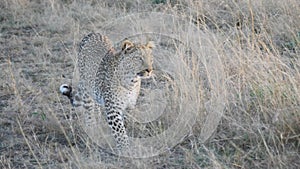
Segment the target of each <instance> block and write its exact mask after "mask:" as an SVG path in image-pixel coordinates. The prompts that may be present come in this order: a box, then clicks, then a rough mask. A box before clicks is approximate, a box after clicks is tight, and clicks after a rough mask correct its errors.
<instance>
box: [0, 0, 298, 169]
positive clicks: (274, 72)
mask: <svg viewBox="0 0 300 169" xmlns="http://www.w3.org/2000/svg"><path fill="white" fill-rule="evenodd" d="M0 8H1V10H0V22H1V24H0V28H1V31H0V43H1V45H0V49H1V50H0V51H1V53H0V65H1V73H0V77H1V79H2V80H1V83H0V84H1V86H0V91H1V93H0V98H1V99H0V105H1V106H0V110H1V113H0V117H1V118H0V133H1V137H0V165H1V168H51V167H52V168H299V167H300V163H299V160H298V159H299V158H300V155H299V152H300V151H299V150H300V144H299V141H300V135H299V134H300V128H299V126H300V113H299V108H300V107H299V101H300V97H299V96H300V93H299V92H300V91H299V84H300V74H299V63H300V61H299V47H300V45H299V44H300V18H299V16H300V2H298V0H287V1H280V0H265V1H234V0H225V1H217V0H212V1H207V2H204V1H197V2H193V1H164V0H162V1H151V0H143V1H125V2H123V1H116V2H115V3H112V2H111V1H102V2H98V1H92V0H91V1H81V0H75V1H71V0H65V1H57V0H51V1H29V0H13V1H8V0H4V1H2V2H0ZM142 11H158V12H164V13H172V14H174V15H180V16H185V17H189V18H191V19H192V20H193V22H194V23H195V25H196V26H197V27H198V28H199V29H201V30H203V31H207V32H212V33H213V35H214V38H215V40H216V41H217V43H215V45H216V46H215V50H216V52H217V53H218V54H219V59H220V61H221V63H222V68H223V70H224V72H223V73H224V77H223V79H224V82H225V84H226V86H225V89H224V90H226V93H227V95H226V96H227V97H226V100H224V102H223V103H222V104H224V105H225V109H224V115H223V117H222V120H221V122H220V124H219V126H218V128H217V130H216V131H215V132H214V134H213V135H212V136H211V137H210V139H209V140H207V141H206V142H205V143H203V142H202V141H201V140H200V139H199V138H200V135H201V132H200V131H201V127H203V126H200V125H197V124H196V125H195V126H194V133H193V135H192V136H189V137H188V138H186V139H185V140H184V141H183V142H182V143H180V144H179V145H177V146H176V147H174V148H172V149H170V150H169V152H167V153H163V154H161V155H159V156H158V157H152V158H147V159H131V158H121V157H117V156H114V155H112V154H110V153H109V152H106V151H104V150H102V149H99V148H98V147H97V146H96V145H94V144H93V143H92V141H91V140H89V139H87V138H86V135H85V134H83V132H82V130H81V129H80V127H79V126H78V124H77V123H76V115H75V114H73V113H72V112H73V111H72V110H71V107H70V106H66V105H68V104H69V103H68V101H67V100H66V99H65V98H63V97H62V96H60V94H59V93H58V87H59V86H60V84H61V83H62V82H66V81H68V79H71V78H72V76H73V72H74V63H75V62H76V61H75V60H76V52H77V49H76V45H77V43H78V42H79V41H80V39H81V38H82V37H83V36H84V35H85V34H86V33H88V32H90V31H96V30H98V29H100V28H101V27H103V25H102V24H103V23H104V22H108V21H110V20H113V19H114V18H120V17H121V16H124V15H127V14H130V13H133V12H142ZM208 76H209V74H208ZM212 85H217V84H212Z"/></svg>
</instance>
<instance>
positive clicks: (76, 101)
mask: <svg viewBox="0 0 300 169" xmlns="http://www.w3.org/2000/svg"><path fill="white" fill-rule="evenodd" d="M154 47H155V44H154V42H153V41H148V42H147V43H146V44H141V43H134V42H132V41H130V40H128V39H124V40H123V42H122V43H120V46H118V48H119V49H116V48H115V47H114V46H113V45H112V42H111V41H110V40H109V38H108V37H107V36H105V35H102V34H100V33H90V34H88V35H86V36H85V37H84V38H83V39H82V41H81V42H80V44H79V51H78V57H77V70H78V71H79V83H78V85H77V89H75V90H73V88H72V86H71V85H69V84H62V85H61V86H60V92H61V94H62V95H64V96H67V97H68V99H69V100H70V102H71V104H72V105H73V107H81V108H83V110H84V113H87V114H88V113H89V112H91V111H93V109H94V108H95V105H96V106H97V107H99V106H102V107H103V109H104V112H105V113H104V114H105V116H106V121H107V124H108V126H109V128H110V129H111V132H112V136H113V137H114V140H115V142H116V147H117V149H118V150H123V149H127V148H128V146H129V140H128V135H127V132H126V127H125V125H124V123H125V122H124V121H125V117H126V116H125V115H124V114H125V112H126V110H128V109H129V110H130V109H133V108H135V106H136V103H137V99H138V96H139V93H140V90H141V81H142V79H148V78H150V77H152V74H153V73H152V72H153V55H152V51H153V49H154ZM89 118H91V117H90V116H89ZM92 118H93V117H92ZM92 120H94V119H92ZM94 123H95V120H94Z"/></svg>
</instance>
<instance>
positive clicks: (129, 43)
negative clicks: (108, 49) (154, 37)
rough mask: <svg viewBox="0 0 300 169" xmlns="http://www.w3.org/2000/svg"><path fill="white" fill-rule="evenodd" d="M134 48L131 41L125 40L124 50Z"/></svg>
mask: <svg viewBox="0 0 300 169" xmlns="http://www.w3.org/2000/svg"><path fill="white" fill-rule="evenodd" d="M132 46H134V44H133V43H132V42H130V41H129V40H125V41H124V42H123V43H122V50H126V49H128V48H130V47H132Z"/></svg>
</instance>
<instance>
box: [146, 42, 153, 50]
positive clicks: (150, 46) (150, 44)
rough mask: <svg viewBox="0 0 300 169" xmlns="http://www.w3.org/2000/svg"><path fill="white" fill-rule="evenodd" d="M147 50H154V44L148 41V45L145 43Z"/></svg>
mask: <svg viewBox="0 0 300 169" xmlns="http://www.w3.org/2000/svg"><path fill="white" fill-rule="evenodd" d="M146 46H147V47H148V48H150V49H153V48H155V44H154V42H153V41H149V42H148V43H147V45H146Z"/></svg>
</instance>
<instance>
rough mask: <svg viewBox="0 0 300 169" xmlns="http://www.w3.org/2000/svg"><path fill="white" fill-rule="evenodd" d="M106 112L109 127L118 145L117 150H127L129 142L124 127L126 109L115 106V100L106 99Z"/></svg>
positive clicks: (119, 105)
mask: <svg viewBox="0 0 300 169" xmlns="http://www.w3.org/2000/svg"><path fill="white" fill-rule="evenodd" d="M105 111H106V117H107V122H108V125H109V127H110V128H111V130H112V134H113V136H114V138H115V140H116V143H117V148H118V149H119V150H125V149H127V148H128V146H129V142H128V135H127V133H126V129H125V125H124V117H123V112H124V108H122V106H121V104H115V102H114V101H113V100H110V99H105Z"/></svg>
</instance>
